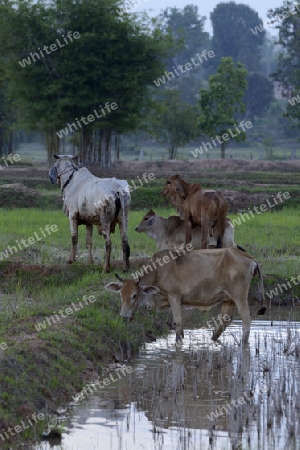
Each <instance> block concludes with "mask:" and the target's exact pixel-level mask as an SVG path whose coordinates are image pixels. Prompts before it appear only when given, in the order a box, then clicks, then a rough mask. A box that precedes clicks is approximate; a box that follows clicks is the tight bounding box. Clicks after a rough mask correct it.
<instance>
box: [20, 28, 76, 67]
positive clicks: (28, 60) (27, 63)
mask: <svg viewBox="0 0 300 450" xmlns="http://www.w3.org/2000/svg"><path fill="white" fill-rule="evenodd" d="M67 38H68V39H69V41H70V42H73V38H74V39H79V38H80V33H78V31H74V33H72V31H68V33H67ZM62 39H63V40H64V41H65V44H62V43H61V42H60V40H59V39H56V41H55V42H57V45H56V44H51V45H50V46H48V45H44V47H43V49H42V50H41V49H40V47H38V51H39V53H32V52H30V53H29V55H30V56H28V58H24V59H22V61H19V64H20V66H21V67H23V69H24V67H26V66H30V64H31V63H32V62H36V61H38V60H39V59H41V58H45V55H44V53H43V51H44V52H45V53H46V54H47V55H50V53H52V52H56V50H58V49H59V48H62V47H65V46H66V45H68V44H69V42H68V41H67V39H66V38H65V36H64V35H63V36H62ZM48 47H50V51H49V50H48ZM36 58H37V59H36ZM31 60H32V61H31Z"/></svg>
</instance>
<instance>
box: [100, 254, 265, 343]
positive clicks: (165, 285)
mask: <svg viewBox="0 0 300 450" xmlns="http://www.w3.org/2000/svg"><path fill="white" fill-rule="evenodd" d="M142 271H143V275H142V276H141V277H140V278H139V279H138V280H133V279H131V280H123V279H122V278H120V277H118V278H119V280H120V282H119V283H117V282H114V283H109V284H107V285H106V286H105V288H106V289H107V290H110V291H115V292H119V293H120V294H121V301H122V306H121V312H120V314H121V315H122V316H123V317H125V318H127V319H131V318H132V317H133V315H134V312H135V311H136V309H137V308H138V306H140V304H142V302H143V301H147V303H148V304H151V301H150V299H149V297H150V296H152V302H153V306H155V307H156V306H157V307H158V308H157V309H160V308H163V307H165V306H171V310H172V315H173V321H174V322H175V323H176V341H181V339H182V338H183V337H184V334H183V325H182V313H181V306H192V307H196V308H198V309H200V310H202V311H209V310H210V309H211V308H213V307H214V306H216V305H218V304H220V303H221V305H222V309H221V314H222V317H224V316H225V315H227V316H228V317H229V320H226V321H225V320H223V321H221V322H220V325H219V326H218V328H217V329H216V330H215V331H214V333H213V339H214V340H216V339H218V337H219V336H220V335H221V333H222V332H223V331H224V330H225V328H226V327H227V326H228V325H229V324H230V322H231V320H232V313H233V310H234V306H236V307H237V310H238V313H239V315H240V316H241V318H242V321H243V336H242V341H243V343H244V344H245V343H247V342H248V339H249V333H250V324H251V316H250V310H249V304H248V292H249V287H250V282H251V279H252V277H253V275H255V274H256V273H258V274H259V276H260V285H261V294H262V298H263V306H262V308H261V309H260V310H259V311H258V314H264V312H265V311H266V306H265V297H264V289H263V279H262V274H261V270H260V267H259V265H258V263H257V261H255V259H254V258H252V256H250V255H248V254H247V253H245V252H241V251H240V250H238V249H236V248H233V247H231V248H224V249H215V250H193V251H190V252H188V253H185V254H181V255H178V253H176V252H172V251H170V250H162V251H160V252H157V253H155V254H154V255H153V256H152V258H151V261H150V263H149V264H148V265H147V266H145V267H144V268H143V270H142ZM144 294H147V295H146V297H148V298H147V300H146V299H145V298H144ZM157 294H160V295H158V296H157Z"/></svg>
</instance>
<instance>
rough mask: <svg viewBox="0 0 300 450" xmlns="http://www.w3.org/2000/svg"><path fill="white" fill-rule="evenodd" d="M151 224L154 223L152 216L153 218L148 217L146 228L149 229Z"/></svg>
mask: <svg viewBox="0 0 300 450" xmlns="http://www.w3.org/2000/svg"><path fill="white" fill-rule="evenodd" d="M153 222H154V216H153V217H150V219H148V220H147V227H151V225H152V224H153Z"/></svg>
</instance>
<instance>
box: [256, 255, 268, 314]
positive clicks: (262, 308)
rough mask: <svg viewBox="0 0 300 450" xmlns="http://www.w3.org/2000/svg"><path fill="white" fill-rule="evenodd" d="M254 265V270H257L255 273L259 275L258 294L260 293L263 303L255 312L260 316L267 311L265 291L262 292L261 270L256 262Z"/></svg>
mask: <svg viewBox="0 0 300 450" xmlns="http://www.w3.org/2000/svg"><path fill="white" fill-rule="evenodd" d="M256 264H257V266H256V269H257V273H258V275H259V281H260V292H261V296H262V302H263V306H262V307H261V308H260V309H259V310H258V311H257V314H259V315H260V316H262V315H263V314H264V313H265V312H266V310H267V304H266V299H265V290H264V282H263V276H262V271H261V268H260V266H259V264H258V262H256Z"/></svg>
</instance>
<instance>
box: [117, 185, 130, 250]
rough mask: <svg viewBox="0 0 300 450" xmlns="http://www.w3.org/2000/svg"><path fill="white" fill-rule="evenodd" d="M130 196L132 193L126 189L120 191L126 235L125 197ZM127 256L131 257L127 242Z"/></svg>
mask: <svg viewBox="0 0 300 450" xmlns="http://www.w3.org/2000/svg"><path fill="white" fill-rule="evenodd" d="M128 196H129V198H130V193H127V192H126V191H125V190H123V189H122V190H121V192H119V199H120V202H121V210H122V218H123V227H124V229H125V232H126V235H127V223H126V215H125V208H126V205H125V198H127V197H128ZM126 256H127V258H129V257H130V247H129V244H126Z"/></svg>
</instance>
